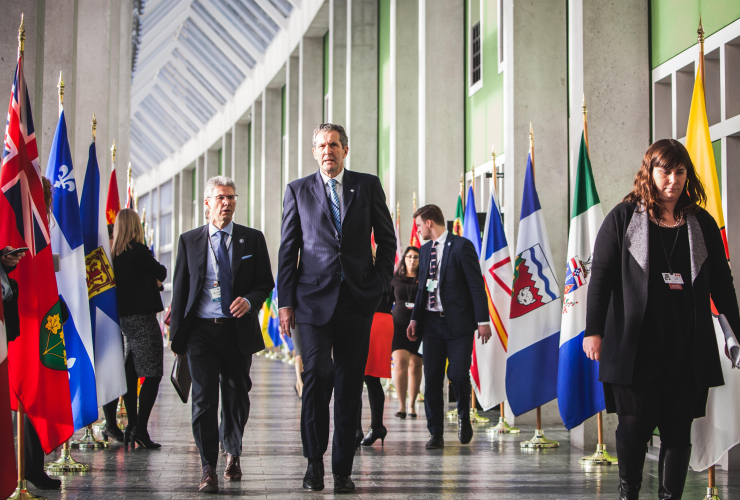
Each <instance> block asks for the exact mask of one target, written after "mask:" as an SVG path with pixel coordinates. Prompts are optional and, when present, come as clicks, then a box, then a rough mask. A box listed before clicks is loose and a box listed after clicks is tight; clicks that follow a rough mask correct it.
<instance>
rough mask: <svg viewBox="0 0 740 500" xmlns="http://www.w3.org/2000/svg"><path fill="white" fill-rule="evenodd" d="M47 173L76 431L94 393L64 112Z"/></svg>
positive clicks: (93, 408)
mask: <svg viewBox="0 0 740 500" xmlns="http://www.w3.org/2000/svg"><path fill="white" fill-rule="evenodd" d="M46 178H47V179H49V180H50V181H51V184H52V191H53V195H52V199H53V220H52V221H51V224H50V225H51V248H52V251H53V252H54V253H58V254H59V272H58V273H56V277H57V287H58V289H59V297H60V298H61V300H62V301H64V302H65V303H66V304H67V308H68V309H69V319H67V322H66V323H65V324H64V326H63V331H64V343H65V347H66V350H67V370H68V371H69V390H70V393H71V396H72V418H73V420H74V429H75V430H78V429H81V428H82V427H85V426H86V425H88V424H91V423H93V422H94V421H96V420H97V419H98V398H97V393H96V388H95V364H94V359H95V356H94V354H93V338H92V329H91V327H90V306H89V304H88V300H87V280H86V279H85V278H86V274H87V273H86V271H85V248H84V246H83V243H82V224H81V222H80V205H79V203H78V201H77V184H76V182H75V174H74V169H73V167H72V155H71V153H70V150H69V142H68V140H67V123H66V121H65V119H64V111H62V112H61V113H60V115H59V123H58V124H57V129H56V132H55V133H54V140H53V141H52V143H51V152H50V153H49V163H48V166H47V168H46Z"/></svg>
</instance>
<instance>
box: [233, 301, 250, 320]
mask: <svg viewBox="0 0 740 500" xmlns="http://www.w3.org/2000/svg"><path fill="white" fill-rule="evenodd" d="M229 311H230V312H231V314H232V315H233V316H234V317H235V318H241V317H242V316H244V315H245V314H247V313H248V312H249V302H247V299H245V298H244V297H237V298H236V299H235V300H234V302H232V303H231V307H229Z"/></svg>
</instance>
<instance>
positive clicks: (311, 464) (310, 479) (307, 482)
mask: <svg viewBox="0 0 740 500" xmlns="http://www.w3.org/2000/svg"><path fill="white" fill-rule="evenodd" d="M303 489H304V490H311V491H321V490H323V489H324V462H322V461H321V460H309V461H308V467H306V475H305V476H303Z"/></svg>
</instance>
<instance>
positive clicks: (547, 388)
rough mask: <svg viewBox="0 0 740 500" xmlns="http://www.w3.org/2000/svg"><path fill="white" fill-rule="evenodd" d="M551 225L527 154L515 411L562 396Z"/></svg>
mask: <svg viewBox="0 0 740 500" xmlns="http://www.w3.org/2000/svg"><path fill="white" fill-rule="evenodd" d="M552 262H553V261H552V253H551V252H550V243H549V240H548V238H547V228H546V226H545V220H544V217H543V214H542V207H540V200H539V198H538V196H537V189H536V188H535V185H534V169H533V166H532V156H531V155H530V156H529V157H528V158H527V172H526V174H525V177H524V195H523V197H522V212H521V217H520V219H519V237H518V239H517V242H516V257H515V259H514V280H513V286H512V292H511V309H510V315H509V339H508V340H509V343H508V358H507V361H506V395H507V397H508V398H509V405H510V406H511V411H512V412H513V413H514V415H521V414H522V413H526V412H528V411H530V410H533V409H535V408H537V407H538V406H541V405H543V404H545V403H547V402H548V401H551V400H553V399H555V397H556V396H557V380H558V341H559V339H560V317H561V307H562V305H561V302H560V290H559V287H558V282H557V280H556V278H555V273H554V271H553V268H552Z"/></svg>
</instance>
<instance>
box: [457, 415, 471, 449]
mask: <svg viewBox="0 0 740 500" xmlns="http://www.w3.org/2000/svg"><path fill="white" fill-rule="evenodd" d="M457 437H458V439H459V440H460V444H468V443H469V442H470V440H471V439H473V425H472V424H471V423H470V417H469V416H465V417H462V418H459V419H458V420H457Z"/></svg>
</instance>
